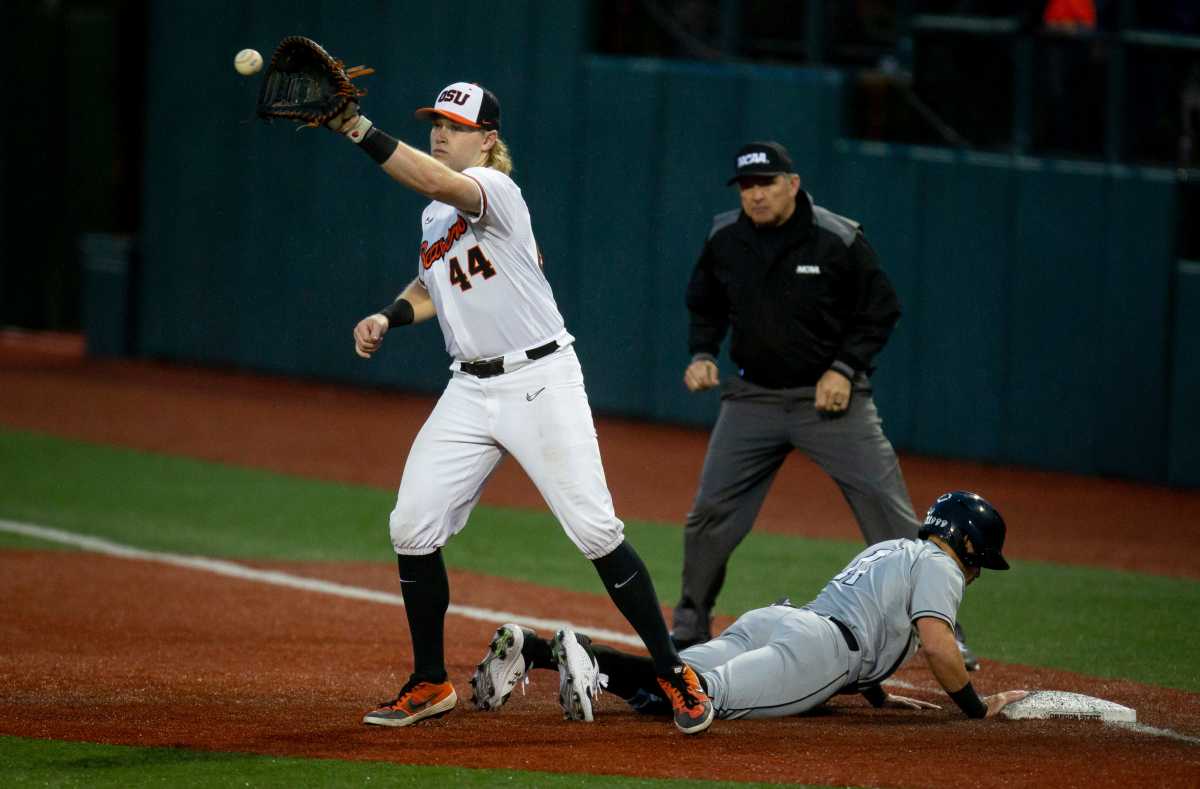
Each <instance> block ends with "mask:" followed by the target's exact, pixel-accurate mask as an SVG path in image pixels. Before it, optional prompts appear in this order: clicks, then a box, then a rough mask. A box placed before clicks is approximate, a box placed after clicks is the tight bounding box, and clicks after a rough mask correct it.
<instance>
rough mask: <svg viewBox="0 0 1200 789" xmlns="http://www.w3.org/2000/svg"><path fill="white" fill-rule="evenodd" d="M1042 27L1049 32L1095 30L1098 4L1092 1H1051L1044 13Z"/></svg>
mask: <svg viewBox="0 0 1200 789" xmlns="http://www.w3.org/2000/svg"><path fill="white" fill-rule="evenodd" d="M1042 25H1043V26H1044V27H1045V28H1046V29H1048V30H1063V31H1079V30H1095V29H1096V4H1095V3H1094V2H1092V0H1050V2H1048V3H1046V8H1045V10H1043V11H1042Z"/></svg>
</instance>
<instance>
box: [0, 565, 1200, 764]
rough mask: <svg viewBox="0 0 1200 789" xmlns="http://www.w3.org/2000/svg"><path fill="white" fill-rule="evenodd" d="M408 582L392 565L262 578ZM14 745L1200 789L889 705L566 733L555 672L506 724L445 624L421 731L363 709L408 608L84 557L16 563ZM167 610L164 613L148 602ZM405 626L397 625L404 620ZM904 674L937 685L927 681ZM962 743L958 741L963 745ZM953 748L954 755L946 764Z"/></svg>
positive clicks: (1038, 729) (453, 621) (1063, 730)
mask: <svg viewBox="0 0 1200 789" xmlns="http://www.w3.org/2000/svg"><path fill="white" fill-rule="evenodd" d="M258 566H269V567H271V568H272V569H284V570H289V571H292V572H296V573H300V574H304V575H309V576H313V577H321V578H324V579H327V580H335V581H339V582H342V583H347V584H352V585H357V586H364V587H368V588H372V589H378V590H386V591H392V590H393V589H394V577H393V576H392V573H391V570H390V568H389V567H386V566H380V565H354V566H349V565H339V566H333V567H331V566H327V565H313V566H307V567H306V566H298V565H281V564H271V565H261V564H260V565H258ZM0 578H3V579H4V580H3V581H0V590H3V594H4V598H5V599H6V600H20V601H21V605H20V609H19V611H18V610H17V609H16V608H14V607H12V606H6V607H5V609H4V613H2V614H0V639H3V642H4V643H5V644H6V645H9V648H8V649H5V650H4V652H3V655H2V656H0V677H2V678H0V691H2V694H3V697H4V700H5V701H4V715H3V717H2V719H0V732H3V733H5V734H17V735H21V736H33V737H44V738H54V739H67V740H72V739H77V740H87V741H93V742H96V741H98V742H108V743H116V744H130V745H154V746H181V747H191V748H201V749H208V750H227V751H239V752H250V753H262V754H273V755H291V756H313V757H323V758H340V759H363V760H384V761H399V762H405V763H416V764H454V765H462V766H468V767H479V768H497V767H506V768H514V769H535V770H548V771H553V772H586V773H599V774H621V775H637V776H654V777H676V778H709V779H712V778H720V779H726V780H757V781H778V782H791V781H803V782H813V783H823V784H835V785H843V784H851V785H870V786H937V787H1011V786H1019V785H1025V786H1084V785H1087V786H1090V787H1094V786H1101V785H1104V786H1132V785H1145V784H1146V783H1147V778H1148V777H1149V776H1152V778H1151V779H1150V780H1149V783H1153V784H1154V785H1156V786H1166V785H1175V786H1194V785H1195V784H1194V782H1195V777H1196V775H1197V774H1200V747H1198V746H1196V745H1192V744H1188V743H1184V742H1177V741H1170V740H1164V739H1161V738H1156V737H1150V736H1146V735H1139V734H1132V733H1129V732H1126V731H1122V730H1120V729H1116V728H1113V727H1105V726H1101V725H1098V724H1095V723H1082V722H1081V723H1062V722H1055V723H1053V724H1049V723H1042V722H1038V723H1030V722H1015V721H1006V720H997V721H986V722H984V723H982V724H981V723H978V722H973V721H968V720H965V719H963V718H962V716H961V715H960V714H959V713H958V712H956V711H951V710H943V711H941V712H932V711H931V712H926V713H911V712H903V711H892V710H873V709H871V708H869V707H867V706H865V704H864V703H863V702H862V701H861V700H860V699H858V698H851V697H843V699H839V700H836V701H835V703H834V704H833V705H831V706H830V708H829V709H828V710H827V711H825V712H823V713H822V714H818V715H813V716H805V717H797V718H789V719H784V720H779V721H771V722H756V721H731V722H721V721H718V722H717V723H716V724H714V726H713V728H712V729H711V730H710V731H709V732H708V733H706V734H705V735H703V736H702V738H700V739H695V738H686V737H684V736H683V735H680V734H677V733H676V732H675V731H674V728H673V726H672V725H671V724H670V722H669V721H667V720H665V719H662V718H645V717H641V716H637V715H635V714H633V713H632V712H629V711H628V710H627V709H625V708H624V705H623V704H622V703H621V702H620V701H618V700H616V699H614V698H612V697H610V696H605V697H603V698H602V707H601V710H602V713H603V714H601V715H600V716H599V717H598V718H597V721H596V723H594V724H581V723H574V724H572V723H566V722H564V721H562V720H561V713H560V711H559V709H558V702H557V699H556V691H557V675H556V674H555V673H552V672H538V674H537V675H535V677H534V681H533V683H532V684H531V685H530V687H529V689H528V691H527V695H525V696H521V695H520V693H519V692H517V693H515V694H514V696H513V698H512V700H511V701H510V702H509V704H508V705H507V706H506V707H505V708H504V709H503V710H501V711H500V712H498V713H481V712H476V711H474V710H473V709H471V708H470V705H469V704H467V703H466V702H467V698H468V697H469V693H470V688H469V686H468V685H467V683H466V679H467V678H468V677H469V676H470V672H471V670H472V668H473V666H474V663H475V662H476V661H478V660H479V659H480V658H481V657H482V656H483V654H484V651H485V649H486V646H487V642H488V639H489V638H490V636H491V631H492V626H491V625H488V624H485V623H481V622H475V621H470V620H466V619H463V618H460V617H453V616H452V617H449V618H448V620H447V625H448V626H447V635H446V637H447V643H448V644H449V645H451V646H450V648H449V649H448V655H447V657H448V668H449V670H450V676H451V679H452V681H454V683H455V684H456V686H457V688H458V689H459V692H460V693H463V695H464V697H463V698H462V699H461V702H460V705H459V708H458V709H457V710H456V711H455V712H454V713H452V714H451V715H450V716H447V717H446V718H444V719H442V720H440V721H436V722H433V723H430V724H422V725H420V726H416V727H413V728H412V729H405V730H385V729H379V728H376V727H368V726H363V725H362V724H361V723H359V721H358V716H359V715H360V714H361V713H362V712H364V711H366V709H368V708H369V707H370V706H371V704H372V703H374V702H376V701H379V700H382V699H384V698H386V697H388V696H389V695H390V694H391V693H392V692H393V691H394V690H395V688H396V687H398V686H399V685H400V684H401V683H402V682H403V679H404V677H402V676H400V675H399V674H398V673H397V672H398V670H399V669H400V668H401V667H402V666H404V665H406V664H407V663H408V660H409V657H408V656H409V651H408V646H407V644H406V643H404V641H403V636H402V634H403V632H404V628H403V626H402V624H401V620H402V617H403V612H402V611H401V609H399V608H385V607H383V606H380V605H378V604H372V603H364V602H358V601H351V600H343V599H339V598H334V597H328V596H323V595H318V594H315V593H307V592H302V591H294V590H288V589H279V588H274V587H264V586H262V585H260V584H257V583H254V582H250V581H239V580H233V579H228V578H218V577H214V576H211V575H208V574H205V573H202V572H198V571H194V570H183V569H177V568H170V567H163V566H158V565H154V564H148V563H145V562H139V561H130V560H122V559H113V558H108V557H98V556H94V555H87V554H57V555H55V556H53V557H48V556H47V555H46V554H44V553H35V552H18V551H7V552H3V553H0ZM451 584H452V588H453V594H454V598H455V601H456V602H458V603H462V604H467V605H478V606H488V605H494V604H495V603H496V601H500V600H502V601H504V605H505V606H509V607H516V608H517V609H518V610H521V611H526V612H528V613H529V614H530V615H533V616H544V617H561V616H568V617H570V618H571V619H572V620H574V621H584V622H592V623H595V624H596V625H599V626H605V627H613V628H619V629H624V628H623V627H622V626H621V623H620V621H619V619H618V617H617V615H616V613H615V612H614V611H613V609H612V606H611V604H610V603H609V602H608V601H607V600H603V599H599V598H597V597H595V596H592V595H583V594H570V593H562V592H559V591H557V590H555V591H553V592H552V593H551V592H550V591H549V590H546V589H539V588H537V587H533V586H531V585H529V584H518V583H510V582H505V581H500V580H497V579H495V578H486V577H480V576H476V575H472V574H468V573H459V572H455V573H453V574H452V578H451ZM150 601H152V602H150ZM389 622H394V623H395V626H394V627H389V626H388V623H389ZM898 678H900V679H903V680H904V681H906V682H909V683H912V684H914V685H918V686H921V687H923V688H929V689H930V690H928V691H906V692H908V693H910V694H911V695H915V696H921V697H924V698H927V699H930V700H932V701H935V702H942V701H945V697H944V695H942V694H941V693H938V692H933V691H932V688H934V687H935V683H934V680H933V678H932V676H930V675H929V674H928V673H927V672H926V671H925V670H924V669H921V668H913V669H906V670H903V671H901V672H900V674H899V675H898ZM976 683H977V685H978V686H979V688H980V690H981V691H983V692H992V691H995V690H1000V689H1006V688H1009V687H1016V686H1032V687H1042V688H1060V689H1072V690H1083V691H1084V692H1091V693H1094V694H1095V695H1099V696H1102V697H1104V698H1108V699H1112V700H1114V701H1118V702H1120V703H1123V704H1127V705H1130V706H1133V707H1135V708H1137V709H1139V710H1140V711H1142V719H1143V720H1144V721H1145V722H1146V723H1150V724H1152V725H1157V726H1166V727H1170V728H1172V729H1174V730H1176V731H1179V732H1183V733H1190V734H1192V735H1193V736H1194V735H1200V705H1197V704H1196V700H1195V697H1194V696H1190V695H1189V694H1184V693H1181V692H1178V691H1170V690H1165V689H1156V688H1147V687H1142V686H1138V685H1135V684H1133V683H1128V682H1110V683H1098V682H1096V681H1095V680H1089V679H1087V678H1083V677H1077V676H1073V675H1069V674H1064V673H1059V672H1050V671H1045V670H1042V669H1038V668H1032V667H1024V666H1000V665H996V664H989V665H988V667H987V669H986V670H985V671H983V672H980V674H979V675H977V678H976ZM948 742H949V743H953V745H952V747H951V748H950V749H948V748H947V743H948ZM948 750H949V753H948Z"/></svg>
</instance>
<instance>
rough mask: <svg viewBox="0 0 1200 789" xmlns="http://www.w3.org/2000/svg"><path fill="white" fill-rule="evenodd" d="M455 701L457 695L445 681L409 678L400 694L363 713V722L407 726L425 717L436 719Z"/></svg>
mask: <svg viewBox="0 0 1200 789" xmlns="http://www.w3.org/2000/svg"><path fill="white" fill-rule="evenodd" d="M457 703H458V694H457V693H455V692H454V686H453V685H451V684H450V683H449V682H425V681H424V680H419V679H417V678H416V677H412V678H410V679H409V680H408V682H406V683H404V687H403V688H401V689H400V693H398V694H397V695H396V698H394V699H392V700H391V701H385V702H383V703H382V704H381V705H380V707H379V709H377V710H372V711H371V712H368V713H367V714H366V715H364V716H363V723H370V724H373V725H375V726H408V725H409V724H411V723H416V722H417V721H423V720H425V719H427V718H440V717H442V716H443V715H445V714H446V713H447V712H449V711H450V710H452V709H454V705H455V704H457Z"/></svg>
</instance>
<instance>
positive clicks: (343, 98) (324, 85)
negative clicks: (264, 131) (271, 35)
mask: <svg viewBox="0 0 1200 789" xmlns="http://www.w3.org/2000/svg"><path fill="white" fill-rule="evenodd" d="M374 73H375V69H373V68H367V67H366V66H355V67H354V68H351V69H347V68H345V66H344V64H343V63H342V61H340V60H338V59H337V58H335V57H333V56H332V55H330V54H329V53H328V52H326V51H325V49H324V48H323V47H322V46H321V45H320V44H318V43H317V42H316V41H313V40H312V39H311V38H305V37H304V36H288V37H287V38H285V39H284V40H283V41H281V42H279V46H278V47H276V48H275V54H274V55H272V56H271V65H270V66H269V67H268V68H267V70H266V72H265V73H264V74H263V79H262V86H261V87H260V88H259V91H258V117H260V118H264V119H268V120H269V119H271V118H286V119H287V120H291V121H296V122H297V123H301V124H303V125H305V126H313V127H316V126H323V125H325V124H326V123H327V122H328V121H330V120H331V119H333V118H337V117H338V116H340V115H342V114H343V113H344V112H345V111H346V110H347V108H348V107H349V106H350V105H351V104H357V102H358V98H359V97H360V96H363V95H366V91H365V90H362V89H360V88H358V87H357V86H356V85H355V84H354V83H353V82H351V80H352V79H354V78H355V77H361V76H364V75H366V74H374Z"/></svg>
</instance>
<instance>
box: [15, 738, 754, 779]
mask: <svg viewBox="0 0 1200 789" xmlns="http://www.w3.org/2000/svg"><path fill="white" fill-rule="evenodd" d="M695 785H696V782H695V781H682V780H655V779H645V778H624V777H619V776H610V775H582V774H569V775H568V774H559V773H543V772H527V771H517V770H469V769H466V768H462V767H419V766H411V765H400V764H386V763H380V762H347V761H337V760H333V759H293V758H277V757H271V756H255V755H249V754H239V753H212V752H207V751H194V750H188V749H184V748H131V747H126V746H119V745H97V744H93V743H77V742H60V741H55V740H28V739H22V738H18V737H0V786H5V787H24V786H30V787H32V786H38V787H86V789H99V788H100V787H114V789H124V787H127V786H165V787H172V789H178V788H179V787H193V786H194V787H212V786H229V787H233V786H237V787H280V788H281V789H292V787H296V786H321V787H331V788H333V787H351V786H353V787H362V786H387V787H422V788H423V787H428V786H454V787H460V786H467V787H470V786H506V787H534V786H536V787H552V788H553V787H570V786H589V787H610V786H611V787H630V788H634V787H648V788H650V787H653V789H671V788H672V787H684V786H695ZM702 785H703V786H704V787H706V788H707V787H713V789H719V788H720V787H731V788H732V787H738V789H742V787H756V786H761V787H765V786H768V784H747V783H731V782H726V781H705V782H703V784H702Z"/></svg>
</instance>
